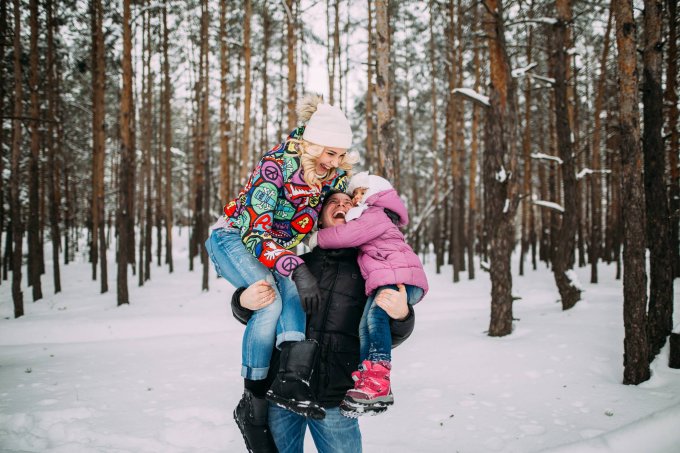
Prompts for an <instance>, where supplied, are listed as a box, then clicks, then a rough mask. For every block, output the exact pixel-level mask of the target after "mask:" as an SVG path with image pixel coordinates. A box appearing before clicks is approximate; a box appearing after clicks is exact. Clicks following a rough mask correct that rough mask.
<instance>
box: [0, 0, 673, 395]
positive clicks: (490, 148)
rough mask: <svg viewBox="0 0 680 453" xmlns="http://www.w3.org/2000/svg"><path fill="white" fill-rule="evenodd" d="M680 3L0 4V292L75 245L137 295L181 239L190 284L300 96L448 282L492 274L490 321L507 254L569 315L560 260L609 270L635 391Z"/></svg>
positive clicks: (501, 311) (108, 279)
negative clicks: (331, 120) (325, 116)
mask: <svg viewBox="0 0 680 453" xmlns="http://www.w3.org/2000/svg"><path fill="white" fill-rule="evenodd" d="M677 9H678V5H677V2H676V1H675V0H644V1H643V0H637V1H635V2H633V1H632V0H588V1H572V0H554V1H543V0H480V1H476V0H430V1H412V0H391V1H390V0H363V1H351V2H350V1H349V0H325V1H320V0H281V1H266V0H244V1H242V2H233V1H228V0H187V1H179V2H178V1H168V0H153V1H151V0H134V1H133V0H121V1H114V2H103V1H102V0H1V1H0V30H1V32H0V33H1V39H2V46H1V47H0V52H2V54H1V55H0V62H1V66H0V78H1V79H0V89H1V90H2V91H0V112H1V114H2V127H1V128H0V149H1V150H2V158H1V159H0V165H1V166H2V167H1V168H0V174H1V175H2V178H1V179H0V199H1V200H2V204H1V209H0V231H1V232H2V237H1V238H2V240H1V242H0V257H1V263H0V264H1V269H0V272H1V278H0V284H2V285H11V287H12V292H11V294H12V301H13V304H14V316H15V317H21V316H23V315H24V306H25V304H27V303H29V302H31V303H32V302H33V301H35V302H37V303H39V302H40V300H41V299H42V298H43V297H44V291H43V289H42V286H43V283H44V282H45V280H46V279H47V278H51V279H53V285H50V288H51V287H54V291H55V292H59V291H60V289H61V287H63V286H65V285H69V281H66V280H64V281H62V279H61V276H60V275H61V274H60V269H63V268H64V266H68V265H69V263H72V262H73V261H74V260H75V259H78V257H79V256H84V257H85V259H87V260H88V262H89V263H90V264H91V278H92V279H93V280H96V281H97V282H98V286H99V288H100V291H101V292H102V293H105V292H115V293H116V298H117V303H118V305H124V304H135V303H136V302H137V301H135V300H133V299H132V298H131V297H130V296H129V286H128V285H133V284H136V285H140V286H141V285H145V283H146V282H148V281H149V280H150V279H152V278H153V276H154V275H155V274H157V273H172V272H174V271H176V269H175V268H176V264H175V261H174V260H173V254H174V253H176V247H177V244H178V243H180V242H184V243H186V244H188V250H189V261H188V263H189V270H190V271H192V272H193V273H194V274H195V282H196V285H197V287H199V285H200V288H202V290H204V291H208V290H209V278H208V277H209V275H210V273H211V272H214V271H213V269H212V265H211V263H210V260H209V258H208V255H207V252H206V250H205V247H204V242H205V239H206V238H207V237H208V234H209V227H210V225H211V224H212V223H213V222H214V221H215V220H216V219H217V218H218V216H219V215H220V213H221V212H222V208H223V206H224V205H225V203H227V202H228V201H229V200H232V199H233V198H235V197H236V195H237V194H238V192H239V190H240V189H241V188H242V187H243V185H244V182H245V180H246V178H247V176H248V174H249V172H250V171H251V170H252V168H253V167H254V165H255V164H256V163H257V162H258V161H259V159H260V157H261V156H262V155H263V154H264V153H265V152H266V151H268V150H269V149H271V148H272V147H273V146H275V145H276V144H277V143H279V142H281V140H283V139H284V138H285V136H286V135H287V134H288V133H289V132H290V131H291V130H292V129H294V128H295V127H296V126H297V125H298V124H297V118H296V116H295V105H296V102H297V100H298V99H299V98H300V97H301V96H303V95H304V94H306V93H309V92H318V93H320V94H323V96H324V99H325V101H326V102H328V103H330V104H333V105H337V106H339V107H340V108H341V109H342V110H343V111H344V112H346V114H347V116H348V118H350V121H351V123H352V129H353V136H354V140H353V146H352V151H355V152H357V153H358V155H359V156H360V163H359V164H358V167H359V168H360V169H362V170H369V171H370V172H371V173H375V174H378V175H382V176H384V177H385V178H387V179H388V180H390V181H391V182H392V183H393V185H394V187H395V188H396V189H397V191H398V192H399V193H400V194H401V196H402V198H404V200H405V201H406V204H407V206H408V209H409V215H410V217H411V222H410V224H409V225H408V226H407V227H406V229H405V230H404V233H405V235H406V238H407V240H408V242H409V244H410V245H411V246H412V248H413V249H414V250H415V251H416V252H417V253H418V254H419V255H420V256H421V259H422V260H423V261H431V262H434V263H435V265H436V269H437V272H440V270H441V268H442V267H444V266H451V267H452V269H453V272H452V281H451V285H452V288H455V286H456V284H457V282H459V281H460V280H461V279H490V281H491V292H490V294H489V306H490V316H489V325H488V335H489V336H493V337H503V336H506V335H508V334H510V333H511V331H512V324H513V303H514V302H515V297H514V296H513V281H512V274H511V270H512V269H515V270H517V269H518V270H519V275H520V277H519V278H524V277H522V276H524V275H525V274H528V273H530V271H531V270H535V269H537V267H544V268H545V267H548V268H550V269H551V271H552V274H553V275H554V284H555V286H556V288H557V289H558V290H559V295H560V303H561V304H562V309H563V310H569V309H571V308H572V307H574V306H575V305H577V304H578V303H579V301H580V300H581V299H582V290H581V286H580V284H579V282H578V280H577V279H576V278H575V274H574V269H575V268H577V267H578V268H589V273H590V283H597V282H598V268H601V266H603V265H604V264H612V265H615V266H616V272H617V278H620V279H621V280H622V287H623V291H622V294H621V301H622V312H623V321H624V325H625V342H624V357H623V361H624V375H623V382H624V383H626V384H638V383H641V382H644V381H646V380H647V379H649V377H650V369H649V364H650V361H651V360H653V359H654V357H656V355H657V354H658V353H659V351H660V350H661V348H662V347H663V346H664V344H665V343H666V341H667V340H668V338H669V337H672V336H673V335H675V336H677V335H678V334H677V333H676V334H673V333H672V330H673V280H674V278H675V277H677V276H679V275H680V253H679V250H680V244H679V240H680V239H679V236H680V228H679V227H680V218H679V214H680V173H679V167H678V156H679V154H678V153H679V147H678V143H679V135H678V133H679V132H680V130H679V124H678V107H679V105H680V104H679V103H678V16H677ZM48 248H49V250H50V253H49V254H46V253H45V251H46V250H47V249H48ZM46 256H49V257H50V259H49V260H48V259H46ZM111 263H115V264H114V265H111ZM480 271H481V272H480ZM131 276H132V277H131ZM526 278H529V277H526ZM24 279H26V280H25V281H27V282H28V287H29V288H30V289H29V290H28V291H27V292H26V293H25V294H24V292H23V291H22V289H21V288H22V286H21V283H22V281H23V280H24ZM676 353H680V351H676Z"/></svg>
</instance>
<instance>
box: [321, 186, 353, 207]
mask: <svg viewBox="0 0 680 453" xmlns="http://www.w3.org/2000/svg"><path fill="white" fill-rule="evenodd" d="M337 193H341V194H343V195H347V196H348V197H350V198H352V196H351V195H350V194H348V193H347V192H343V191H342V190H339V189H331V190H329V191H328V192H326V195H325V196H324V199H323V204H326V200H328V199H329V198H330V197H332V196H333V195H335V194H337ZM322 207H323V205H322Z"/></svg>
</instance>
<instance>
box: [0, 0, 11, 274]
mask: <svg viewBox="0 0 680 453" xmlns="http://www.w3.org/2000/svg"><path fill="white" fill-rule="evenodd" d="M7 3H8V2H7V0H0V40H2V42H3V43H8V42H9V41H8V36H7V35H8V34H9V33H8V31H9V24H8V23H7ZM0 61H5V46H4V45H3V46H0ZM4 111H5V71H0V112H4ZM3 121H4V120H3ZM10 146H11V144H10ZM0 149H1V150H2V152H1V153H0V175H4V174H5V128H4V127H0ZM10 159H11V157H10ZM0 200H3V204H2V206H0V231H5V205H4V200H5V178H0ZM5 236H6V237H5V241H6V242H5V243H6V244H8V242H7V240H8V238H9V236H10V231H9V228H8V230H7V232H6V233H5ZM10 248H11V246H10V247H7V246H6V247H5V254H4V255H3V253H2V241H1V240H0V285H1V284H2V281H3V280H4V279H5V276H6V275H7V274H6V271H5V270H6V269H7V267H6V266H7V264H8V263H7V260H6V258H7V257H8V254H7V251H8V250H9V249H10Z"/></svg>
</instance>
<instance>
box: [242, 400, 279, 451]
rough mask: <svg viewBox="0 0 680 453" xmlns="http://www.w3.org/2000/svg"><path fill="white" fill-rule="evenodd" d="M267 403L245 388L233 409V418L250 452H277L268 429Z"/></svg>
mask: <svg viewBox="0 0 680 453" xmlns="http://www.w3.org/2000/svg"><path fill="white" fill-rule="evenodd" d="M268 412H269V403H268V402H267V400H266V399H264V398H258V397H256V396H255V395H253V393H252V392H251V391H250V390H248V389H245V390H244V391H243V397H241V401H239V402H238V406H236V409H234V420H236V424H237V425H238V429H240V430H241V434H242V435H243V440H244V441H245V442H246V448H248V451H249V452H250V453H277V452H278V450H277V449H276V444H275V443H274V438H273V437H272V433H271V431H270V430H269V424H268V423H267V422H268V416H267V414H268Z"/></svg>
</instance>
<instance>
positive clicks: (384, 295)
mask: <svg viewBox="0 0 680 453" xmlns="http://www.w3.org/2000/svg"><path fill="white" fill-rule="evenodd" d="M397 288H399V291H395V290H393V289H383V290H381V291H380V292H379V293H378V295H377V297H376V298H375V303H376V304H377V305H378V307H380V308H382V309H383V310H385V313H387V315H388V316H389V317H390V318H392V319H396V320H397V321H401V320H403V319H405V318H406V317H407V316H408V313H409V312H408V303H407V297H406V287H405V286H404V285H397Z"/></svg>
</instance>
